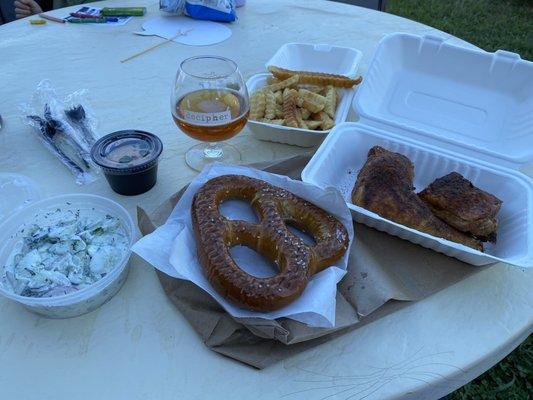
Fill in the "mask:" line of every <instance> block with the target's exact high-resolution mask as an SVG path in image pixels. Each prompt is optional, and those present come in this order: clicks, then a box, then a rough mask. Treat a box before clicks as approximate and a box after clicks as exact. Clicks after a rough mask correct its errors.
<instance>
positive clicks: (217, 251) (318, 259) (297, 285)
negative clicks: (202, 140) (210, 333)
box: [191, 175, 349, 311]
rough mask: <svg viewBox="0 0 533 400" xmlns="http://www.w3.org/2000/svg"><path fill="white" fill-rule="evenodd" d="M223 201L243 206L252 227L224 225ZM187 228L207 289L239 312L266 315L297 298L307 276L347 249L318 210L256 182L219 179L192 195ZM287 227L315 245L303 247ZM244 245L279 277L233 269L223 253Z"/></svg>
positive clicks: (344, 237) (339, 230)
mask: <svg viewBox="0 0 533 400" xmlns="http://www.w3.org/2000/svg"><path fill="white" fill-rule="evenodd" d="M228 199H242V200H245V201H249V202H250V204H251V206H252V208H253V209H254V210H255V211H256V213H257V215H258V217H259V223H258V224H252V223H249V222H246V221H236V220H228V219H226V218H225V217H224V216H222V215H221V214H220V211H219V205H220V204H221V203H222V202H224V201H225V200H228ZM191 214H192V224H193V228H194V234H195V237H196V247H197V252H198V258H199V261H200V264H201V265H202V266H203V268H204V272H205V274H206V276H207V278H208V280H209V281H210V283H211V284H212V285H213V287H214V288H215V289H216V290H217V291H218V292H219V293H221V294H222V295H223V296H225V297H226V298H228V299H230V300H231V301H233V302H235V303H237V304H239V305H240V306H243V307H246V308H249V309H253V310H258V311H270V310H276V309H279V308H281V307H283V306H285V305H287V304H288V303H290V302H291V301H293V300H295V299H296V298H297V297H299V296H300V295H301V293H302V292H303V290H304V289H305V287H306V285H307V282H308V280H309V278H310V276H311V275H313V274H315V273H316V272H319V271H321V270H322V269H324V268H326V267H328V266H330V265H332V264H334V263H335V262H336V261H337V260H339V259H340V258H341V257H342V256H343V255H344V253H345V252H346V249H347V248H348V245H349V239H348V233H347V231H346V228H345V227H344V226H343V225H342V224H341V223H340V222H339V221H338V220H337V219H336V218H334V217H333V216H331V215H330V214H328V213H327V212H325V211H324V210H322V209H321V208H319V207H317V206H315V205H313V204H311V203H309V202H308V201H306V200H303V199H302V198H300V197H298V196H296V195H294V194H292V193H291V192H289V191H287V190H285V189H281V188H279V187H276V186H273V185H271V184H269V183H267V182H264V181H262V180H259V179H254V178H249V177H246V176H242V175H223V176H220V177H217V178H214V179H211V180H210V181H208V182H207V183H206V184H204V186H202V187H201V188H200V190H198V192H197V193H196V194H195V196H194V199H193V203H192V207H191ZM287 223H290V224H291V225H294V226H297V227H298V228H299V229H301V230H302V231H304V232H307V233H309V234H310V235H312V236H313V238H314V239H315V245H314V246H311V247H310V246H308V245H306V244H305V243H304V241H303V240H302V239H301V238H299V237H298V236H296V235H295V234H293V233H292V232H291V231H290V230H289V229H288V228H287V225H286V224H287ZM236 245H244V246H247V247H249V248H251V249H254V250H256V251H257V252H258V253H260V254H261V255H263V256H264V257H266V258H268V259H270V260H271V261H273V262H274V263H275V264H276V265H277V266H278V268H279V274H277V275H275V276H272V277H268V278H258V277H255V276H252V275H249V274H248V273H246V272H245V271H243V270H242V269H240V268H239V266H238V265H237V264H236V263H235V261H234V260H233V258H232V257H231V254H230V252H229V249H230V248H231V247H232V246H236Z"/></svg>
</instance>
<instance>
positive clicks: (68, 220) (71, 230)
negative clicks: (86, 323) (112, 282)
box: [2, 209, 129, 297]
mask: <svg viewBox="0 0 533 400" xmlns="http://www.w3.org/2000/svg"><path fill="white" fill-rule="evenodd" d="M45 218H46V219H49V220H50V221H53V223H52V224H50V225H49V226H39V225H35V224H34V225H31V226H29V227H27V228H25V229H24V231H23V234H22V238H21V240H19V241H18V242H17V243H16V245H15V246H14V248H13V250H12V252H11V253H10V256H9V257H8V260H7V263H6V265H5V266H4V274H3V277H2V280H3V284H4V287H7V288H10V289H11V290H12V291H13V293H16V294H19V295H22V296H28V297H51V296H58V295H63V294H67V293H71V292H74V291H77V290H79V289H82V288H84V287H86V286H89V285H91V284H93V283H95V282H97V281H98V280H100V279H102V278H103V277H104V276H106V275H107V274H108V273H109V272H110V271H111V270H112V269H113V268H114V267H116V266H117V265H118V264H119V263H120V261H121V259H122V258H123V257H124V255H125V253H126V252H127V251H128V248H129V240H128V236H127V234H126V232H125V230H124V228H123V227H122V225H121V223H120V220H119V219H118V218H115V217H113V216H111V215H105V216H80V212H79V210H78V211H72V210H67V211H62V210H61V209H57V210H55V211H52V212H50V213H48V214H46V215H45Z"/></svg>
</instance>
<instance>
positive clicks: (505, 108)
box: [302, 34, 533, 267]
mask: <svg viewBox="0 0 533 400" xmlns="http://www.w3.org/2000/svg"><path fill="white" fill-rule="evenodd" d="M531 105H533V63H531V62H527V61H523V60H521V59H520V57H519V56H518V55H515V54H512V53H508V52H502V51H497V52H496V53H486V52H483V51H477V50H471V49H466V48H462V47H456V46H453V45H450V44H447V43H445V42H444V41H443V40H442V39H440V38H435V37H419V36H415V35H409V34H392V35H389V36H387V37H385V38H384V39H383V40H382V41H381V43H380V45H379V47H378V50H377V51H376V54H375V56H374V59H373V61H372V63H371V65H370V68H369V71H368V74H367V76H366V77H365V81H364V82H363V84H362V86H361V88H360V89H359V91H358V93H357V95H356V97H355V99H354V107H355V108H356V110H357V111H358V112H359V114H360V117H361V119H360V121H359V122H357V123H344V124H341V125H339V126H336V127H335V128H334V129H333V130H332V131H331V133H330V135H329V136H328V138H327V139H326V140H325V141H324V142H323V144H322V145H321V146H320V148H319V149H318V151H317V152H316V154H315V155H314V157H313V158H312V159H311V161H310V162H309V164H308V165H307V166H306V168H305V169H304V171H303V172H302V179H303V181H305V182H309V183H313V184H316V185H318V186H321V187H327V186H333V187H336V188H338V189H339V190H341V192H342V193H343V195H344V197H345V199H346V201H347V203H348V207H349V208H350V210H351V211H352V215H353V217H354V219H355V220H356V221H358V222H361V223H364V224H366V225H369V226H371V227H374V228H376V229H379V230H382V231H385V232H387V233H389V234H392V235H396V236H399V237H401V238H403V239H407V240H409V241H411V242H413V243H417V244H420V245H422V246H424V247H427V248H430V249H433V250H435V251H438V252H441V253H444V254H446V255H448V256H451V257H455V258H458V259H460V260H462V261H465V262H467V263H470V264H473V265H486V264H491V263H494V262H497V261H503V262H506V263H509V264H513V265H517V266H521V267H533V180H532V179H531V178H529V177H527V176H526V175H524V174H522V173H520V172H518V170H517V169H518V167H519V166H520V165H521V164H523V163H526V162H531V161H532V160H533V146H532V144H533V129H532V128H533V119H532V118H531V117H530V114H527V109H528V108H529V109H531ZM375 145H379V146H382V147H384V148H386V149H388V150H391V151H394V152H398V153H401V154H404V155H406V156H407V157H408V158H409V159H410V160H411V161H412V162H413V164H414V166H415V181H414V185H415V188H416V190H417V191H419V190H422V189H424V188H425V187H426V186H427V185H428V184H430V183H431V182H432V181H433V180H435V179H437V178H439V177H442V176H444V175H446V174H448V173H450V172H452V171H457V172H459V173H460V174H462V175H463V176H464V177H465V178H466V179H469V180H470V181H472V182H473V184H474V185H476V186H477V187H479V188H481V189H483V190H485V191H487V192H490V193H492V194H494V195H495V196H497V197H498V198H500V199H501V200H503V204H502V208H501V211H500V213H499V214H498V219H499V222H500V225H499V228H498V232H497V235H498V241H497V243H496V244H494V245H493V244H485V251H486V252H485V253H483V252H480V251H477V250H474V249H472V248H469V247H466V246H463V245H461V244H458V243H454V242H450V241H447V240H444V239H441V238H437V237H434V236H431V235H429V234H426V233H423V232H419V231H417V230H415V229H412V228H409V227H406V226H403V225H400V224H397V223H395V222H392V221H390V220H387V219H385V218H382V217H380V216H379V215H377V214H375V213H373V212H370V211H368V210H365V209H363V208H361V207H358V206H356V205H354V204H352V203H351V191H352V189H353V186H354V183H355V179H356V177H357V173H358V172H359V170H360V169H361V167H362V166H363V165H364V163H365V162H366V159H367V153H368V150H369V149H370V148H371V147H373V146H375Z"/></svg>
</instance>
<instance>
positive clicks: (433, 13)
mask: <svg viewBox="0 0 533 400" xmlns="http://www.w3.org/2000/svg"><path fill="white" fill-rule="evenodd" d="M387 12H389V13H392V14H396V15H400V16H402V17H405V18H409V19H412V20H415V21H418V22H422V23H423V24H426V25H430V26H432V27H434V28H437V29H440V30H442V31H445V32H448V33H451V34H452V35H454V36H457V37H459V38H461V39H464V40H466V41H467V42H470V43H473V44H475V45H476V46H478V47H480V48H482V49H484V50H487V51H495V50H498V49H504V50H509V51H512V52H515V53H518V54H520V55H521V56H522V58H524V59H527V60H530V61H531V60H533V0H462V1H460V0H388V2H387ZM531 382H533V336H529V338H528V339H526V341H524V342H523V343H522V344H521V345H520V346H519V347H517V348H516V349H515V350H514V351H513V352H512V353H511V354H509V355H508V356H507V357H506V358H504V359H503V360H502V361H501V362H500V363H498V364H497V365H495V366H494V367H493V368H491V369H490V370H488V371H487V372H485V373H484V374H483V375H481V376H480V377H478V378H477V379H475V380H473V381H472V382H470V383H468V384H467V385H465V386H463V387H462V388H460V389H458V390H456V391H455V392H453V393H452V394H450V395H448V396H447V397H446V400H529V399H532V398H533V384H532V383H531Z"/></svg>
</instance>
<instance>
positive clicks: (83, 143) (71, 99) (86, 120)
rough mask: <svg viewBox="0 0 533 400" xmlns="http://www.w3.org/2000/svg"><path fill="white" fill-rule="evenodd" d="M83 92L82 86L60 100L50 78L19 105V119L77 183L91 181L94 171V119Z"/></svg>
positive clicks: (96, 169)
mask: <svg viewBox="0 0 533 400" xmlns="http://www.w3.org/2000/svg"><path fill="white" fill-rule="evenodd" d="M86 94H87V91H86V90H84V89H82V90H78V91H76V92H74V93H71V94H70V95H68V96H66V97H65V98H64V99H60V98H59V96H58V95H57V93H56V91H55V89H54V88H53V87H52V84H51V83H50V81H48V80H44V81H41V82H40V83H39V85H38V86H37V90H36V91H35V92H34V94H33V96H32V98H31V100H30V102H28V103H25V104H22V105H21V106H20V110H21V113H22V115H21V117H22V119H23V122H24V123H27V124H28V125H29V126H31V127H33V128H34V129H33V131H34V132H35V133H36V134H37V136H38V137H39V139H40V140H41V142H42V143H43V144H44V145H45V147H46V148H47V149H48V150H49V151H50V152H51V153H52V154H54V155H55V156H56V157H57V158H58V159H59V160H60V161H61V162H62V163H63V164H64V165H65V166H66V167H67V168H68V169H69V170H70V172H72V174H73V175H74V176H75V178H76V183H78V184H80V185H82V184H86V183H89V182H92V181H94V180H95V179H96V175H97V174H98V168H97V167H96V165H95V164H94V163H93V161H92V160H91V156H90V154H91V147H92V146H93V144H94V142H96V140H97V136H96V134H95V128H96V118H95V117H94V114H93V112H92V110H91V108H90V106H89V105H88V102H87V98H86V97H87V96H86Z"/></svg>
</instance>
